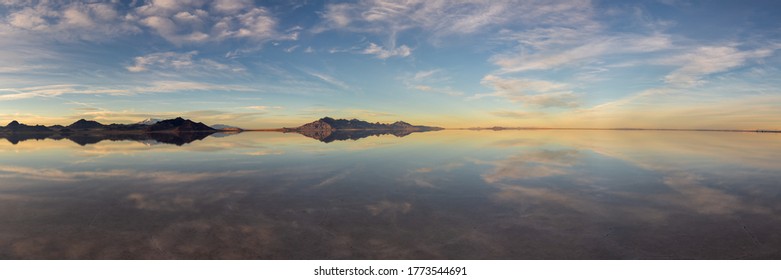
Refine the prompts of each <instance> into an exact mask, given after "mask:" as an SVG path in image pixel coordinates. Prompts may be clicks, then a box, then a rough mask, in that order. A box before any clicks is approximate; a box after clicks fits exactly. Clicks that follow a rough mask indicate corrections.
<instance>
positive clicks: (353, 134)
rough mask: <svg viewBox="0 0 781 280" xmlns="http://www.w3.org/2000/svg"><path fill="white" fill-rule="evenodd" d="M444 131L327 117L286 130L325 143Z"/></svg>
mask: <svg viewBox="0 0 781 280" xmlns="http://www.w3.org/2000/svg"><path fill="white" fill-rule="evenodd" d="M434 130H442V128H441V127H434V126H422V125H411V124H409V123H406V122H403V121H397V122H394V123H391V124H383V123H378V122H377V123H370V122H366V121H362V120H358V119H352V120H346V119H333V118H330V117H325V118H322V119H319V120H316V121H313V122H311V123H307V124H304V125H302V126H299V127H297V128H285V129H283V131H286V132H298V133H300V134H302V135H304V136H307V137H310V138H314V139H317V140H320V141H323V142H326V143H328V142H332V141H334V140H348V139H349V140H358V139H360V138H365V137H369V136H373V135H382V134H392V135H395V136H398V137H404V136H406V135H409V134H411V133H413V132H424V131H434Z"/></svg>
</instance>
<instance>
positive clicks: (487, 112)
mask: <svg viewBox="0 0 781 280" xmlns="http://www.w3.org/2000/svg"><path fill="white" fill-rule="evenodd" d="M779 15H781V2H778V1H772V0H770V1H688V0H660V1H651V0H649V1H596V0H595V1H585V0H572V1H535V0H492V1H483V0H463V1H446V0H405V1H389V0H367V1H346V2H345V1H302V0H294V1H281V0H280V1H250V0H218V1H205V0H180V1H173V0H149V1H138V0H134V1H73V2H70V1H16V0H0V123H3V124H5V123H7V122H10V121H11V120H18V121H20V122H22V123H27V124H45V125H52V124H69V123H71V122H73V121H75V120H78V119H81V118H84V119H91V120H97V121H100V122H102V123H133V122H138V121H141V120H143V119H146V118H172V117H177V116H183V117H186V118H190V119H193V120H196V121H202V122H204V123H206V124H228V125H236V126H240V127H243V128H276V127H282V126H286V127H291V126H298V125H301V124H303V123H306V122H310V121H313V120H316V119H318V118H321V117H324V116H330V117H334V118H350V119H351V118H358V119H362V120H367V121H371V122H375V121H379V122H393V121H397V120H404V121H407V122H410V123H413V124H424V125H437V126H443V127H478V126H516V127H517V126H520V127H580V128H627V127H632V128H706V129H781V70H780V69H779V65H781V50H779V49H781V17H780V16H779Z"/></svg>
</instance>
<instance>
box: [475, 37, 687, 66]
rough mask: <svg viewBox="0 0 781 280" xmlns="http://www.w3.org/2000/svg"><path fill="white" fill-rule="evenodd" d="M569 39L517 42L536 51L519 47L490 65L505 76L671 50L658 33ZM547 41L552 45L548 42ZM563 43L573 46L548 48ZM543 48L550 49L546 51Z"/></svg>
mask: <svg viewBox="0 0 781 280" xmlns="http://www.w3.org/2000/svg"><path fill="white" fill-rule="evenodd" d="M569 36H570V34H565V36H564V37H565V38H564V39H562V38H558V39H550V38H549V37H545V36H543V37H542V38H543V39H541V41H535V40H529V39H527V40H523V41H521V45H522V46H524V45H525V46H530V47H531V48H532V49H536V48H539V49H540V50H539V51H533V52H531V53H530V52H528V51H527V49H525V48H520V50H518V51H515V52H513V53H505V54H500V55H496V56H494V57H492V58H491V62H493V63H494V64H496V65H497V66H499V67H501V71H500V73H505V74H506V73H514V72H522V71H530V70H548V69H553V68H557V67H566V66H572V65H578V64H580V63H583V62H584V61H586V60H588V59H594V58H599V57H603V56H610V55H618V54H627V53H647V52H655V51H660V50H665V49H669V48H671V47H672V41H671V39H670V38H669V36H666V35H661V34H654V35H650V36H637V35H620V36H611V37H606V36H599V37H592V38H590V39H588V40H587V41H586V42H580V40H581V39H583V38H580V37H579V35H572V36H573V37H572V38H570V37H569ZM551 40H553V41H554V42H551ZM558 40H561V41H558ZM570 40H572V42H570ZM563 43H567V44H575V45H574V46H565V47H558V48H552V47H551V46H550V45H559V44H563ZM547 47H551V48H549V49H548V48H547Z"/></svg>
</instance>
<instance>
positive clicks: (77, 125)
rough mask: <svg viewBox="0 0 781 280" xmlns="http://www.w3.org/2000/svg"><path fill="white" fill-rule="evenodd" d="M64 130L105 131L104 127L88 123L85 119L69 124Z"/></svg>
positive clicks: (93, 122) (92, 122) (99, 124)
mask: <svg viewBox="0 0 781 280" xmlns="http://www.w3.org/2000/svg"><path fill="white" fill-rule="evenodd" d="M65 128H67V129H71V130H92V129H105V128H106V126H105V125H103V124H101V123H99V122H96V121H88V120H85V119H80V120H78V121H76V122H74V123H72V124H70V125H69V126H66V127H65Z"/></svg>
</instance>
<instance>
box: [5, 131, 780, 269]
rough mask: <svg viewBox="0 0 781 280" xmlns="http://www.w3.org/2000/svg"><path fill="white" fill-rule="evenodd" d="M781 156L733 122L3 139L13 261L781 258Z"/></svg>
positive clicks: (776, 142)
mask: <svg viewBox="0 0 781 280" xmlns="http://www.w3.org/2000/svg"><path fill="white" fill-rule="evenodd" d="M216 136H224V135H216ZM779 159H781V135H780V134H762V133H723V132H671V131H667V132H653V131H553V130H551V131H546V130H540V131H435V132H426V133H415V134H411V135H408V136H406V137H403V138H400V137H396V136H393V135H382V136H371V137H368V138H364V139H360V140H357V141H355V140H346V141H333V142H330V143H323V142H320V141H317V140H315V139H311V138H307V137H304V136H302V135H298V134H283V133H275V132H255V133H242V134H238V135H231V136H226V137H215V135H213V136H210V137H207V138H205V139H203V140H196V141H193V142H191V143H188V144H184V145H182V146H177V145H171V144H165V143H157V142H155V141H141V142H139V141H100V142H98V143H95V144H86V145H84V146H82V145H79V144H77V143H75V142H73V141H69V140H67V139H62V140H52V139H46V140H38V141H36V140H27V141H21V142H18V143H17V144H12V143H11V141H3V142H0V259H28V258H33V259H95V258H97V259H106V258H109V259H117V258H119V259H202V258H205V259H211V258H216V259H343V258H347V259H430V258H433V259H668V258H672V259H690V258H694V259H735V258H762V259H779V258H781V183H779V182H781V160H779Z"/></svg>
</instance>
